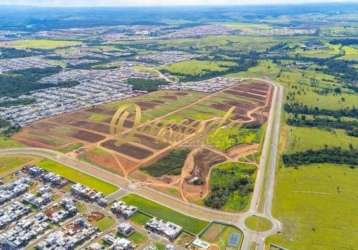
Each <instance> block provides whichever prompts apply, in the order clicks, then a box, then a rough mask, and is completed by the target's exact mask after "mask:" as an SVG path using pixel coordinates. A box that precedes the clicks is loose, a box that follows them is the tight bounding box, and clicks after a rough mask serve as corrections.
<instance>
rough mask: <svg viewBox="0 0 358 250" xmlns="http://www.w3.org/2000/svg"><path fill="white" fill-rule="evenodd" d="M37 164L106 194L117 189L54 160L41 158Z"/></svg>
mask: <svg viewBox="0 0 358 250" xmlns="http://www.w3.org/2000/svg"><path fill="white" fill-rule="evenodd" d="M37 165H38V166H39V167H41V168H43V169H45V170H47V171H50V172H53V173H55V174H58V175H60V176H62V177H64V178H66V179H68V180H70V181H72V182H78V183H81V184H82V185H85V186H87V187H89V188H92V189H94V190H96V191H98V192H102V193H103V194H105V195H108V194H110V193H113V192H115V191H117V190H118V188H117V187H116V186H114V185H112V184H110V183H107V182H105V181H102V180H100V179H97V178H96V177H93V176H90V175H87V174H84V173H82V172H79V171H77V170H75V169H73V168H70V167H66V166H64V165H62V164H59V163H57V162H54V161H50V160H43V161H41V162H39V163H38V164H37Z"/></svg>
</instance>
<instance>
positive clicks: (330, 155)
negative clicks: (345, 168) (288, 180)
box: [282, 146, 358, 167]
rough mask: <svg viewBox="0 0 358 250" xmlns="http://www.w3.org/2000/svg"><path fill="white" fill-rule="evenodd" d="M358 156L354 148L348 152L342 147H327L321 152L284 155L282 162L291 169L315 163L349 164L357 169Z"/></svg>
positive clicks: (312, 151) (308, 151)
mask: <svg viewBox="0 0 358 250" xmlns="http://www.w3.org/2000/svg"><path fill="white" fill-rule="evenodd" d="M357 155H358V149H354V148H353V147H352V146H351V147H350V149H347V150H345V149H342V148H340V147H334V148H327V147H326V148H324V149H320V150H307V151H304V152H299V153H293V154H284V155H283V156H282V160H283V163H284V164H285V165H286V166H289V167H292V166H299V165H306V164H313V163H335V164H347V165H352V166H354V167H356V166H358V157H357Z"/></svg>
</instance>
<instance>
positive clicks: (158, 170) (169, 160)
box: [141, 149, 190, 177]
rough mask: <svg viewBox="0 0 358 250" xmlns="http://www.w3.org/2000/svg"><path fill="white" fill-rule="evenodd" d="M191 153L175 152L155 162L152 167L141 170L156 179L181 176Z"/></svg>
mask: <svg viewBox="0 0 358 250" xmlns="http://www.w3.org/2000/svg"><path fill="white" fill-rule="evenodd" d="M189 152H190V151H189V150H187V149H176V150H173V151H172V152H170V153H169V154H168V155H167V156H165V157H164V158H162V159H160V160H158V161H156V162H154V163H153V164H152V165H150V166H147V167H142V168H141V170H142V171H144V172H146V173H148V174H149V175H151V176H154V177H160V176H163V175H180V173H181V169H182V167H183V165H184V162H185V160H186V157H187V156H188V154H189Z"/></svg>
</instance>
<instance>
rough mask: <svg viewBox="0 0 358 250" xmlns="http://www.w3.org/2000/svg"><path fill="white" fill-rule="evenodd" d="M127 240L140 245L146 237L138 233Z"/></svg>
mask: <svg viewBox="0 0 358 250" xmlns="http://www.w3.org/2000/svg"><path fill="white" fill-rule="evenodd" d="M128 239H129V240H131V241H132V242H134V244H137V245H140V244H143V243H144V242H145V241H146V240H147V237H146V236H145V235H144V234H141V233H139V232H134V233H133V234H132V235H131V236H129V238H128Z"/></svg>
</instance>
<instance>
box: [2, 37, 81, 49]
mask: <svg viewBox="0 0 358 250" xmlns="http://www.w3.org/2000/svg"><path fill="white" fill-rule="evenodd" d="M8 44H9V46H10V47H14V48H17V49H56V48H64V47H71V46H78V45H81V42H77V41H65V40H47V39H29V40H16V41H12V42H10V43H8Z"/></svg>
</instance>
